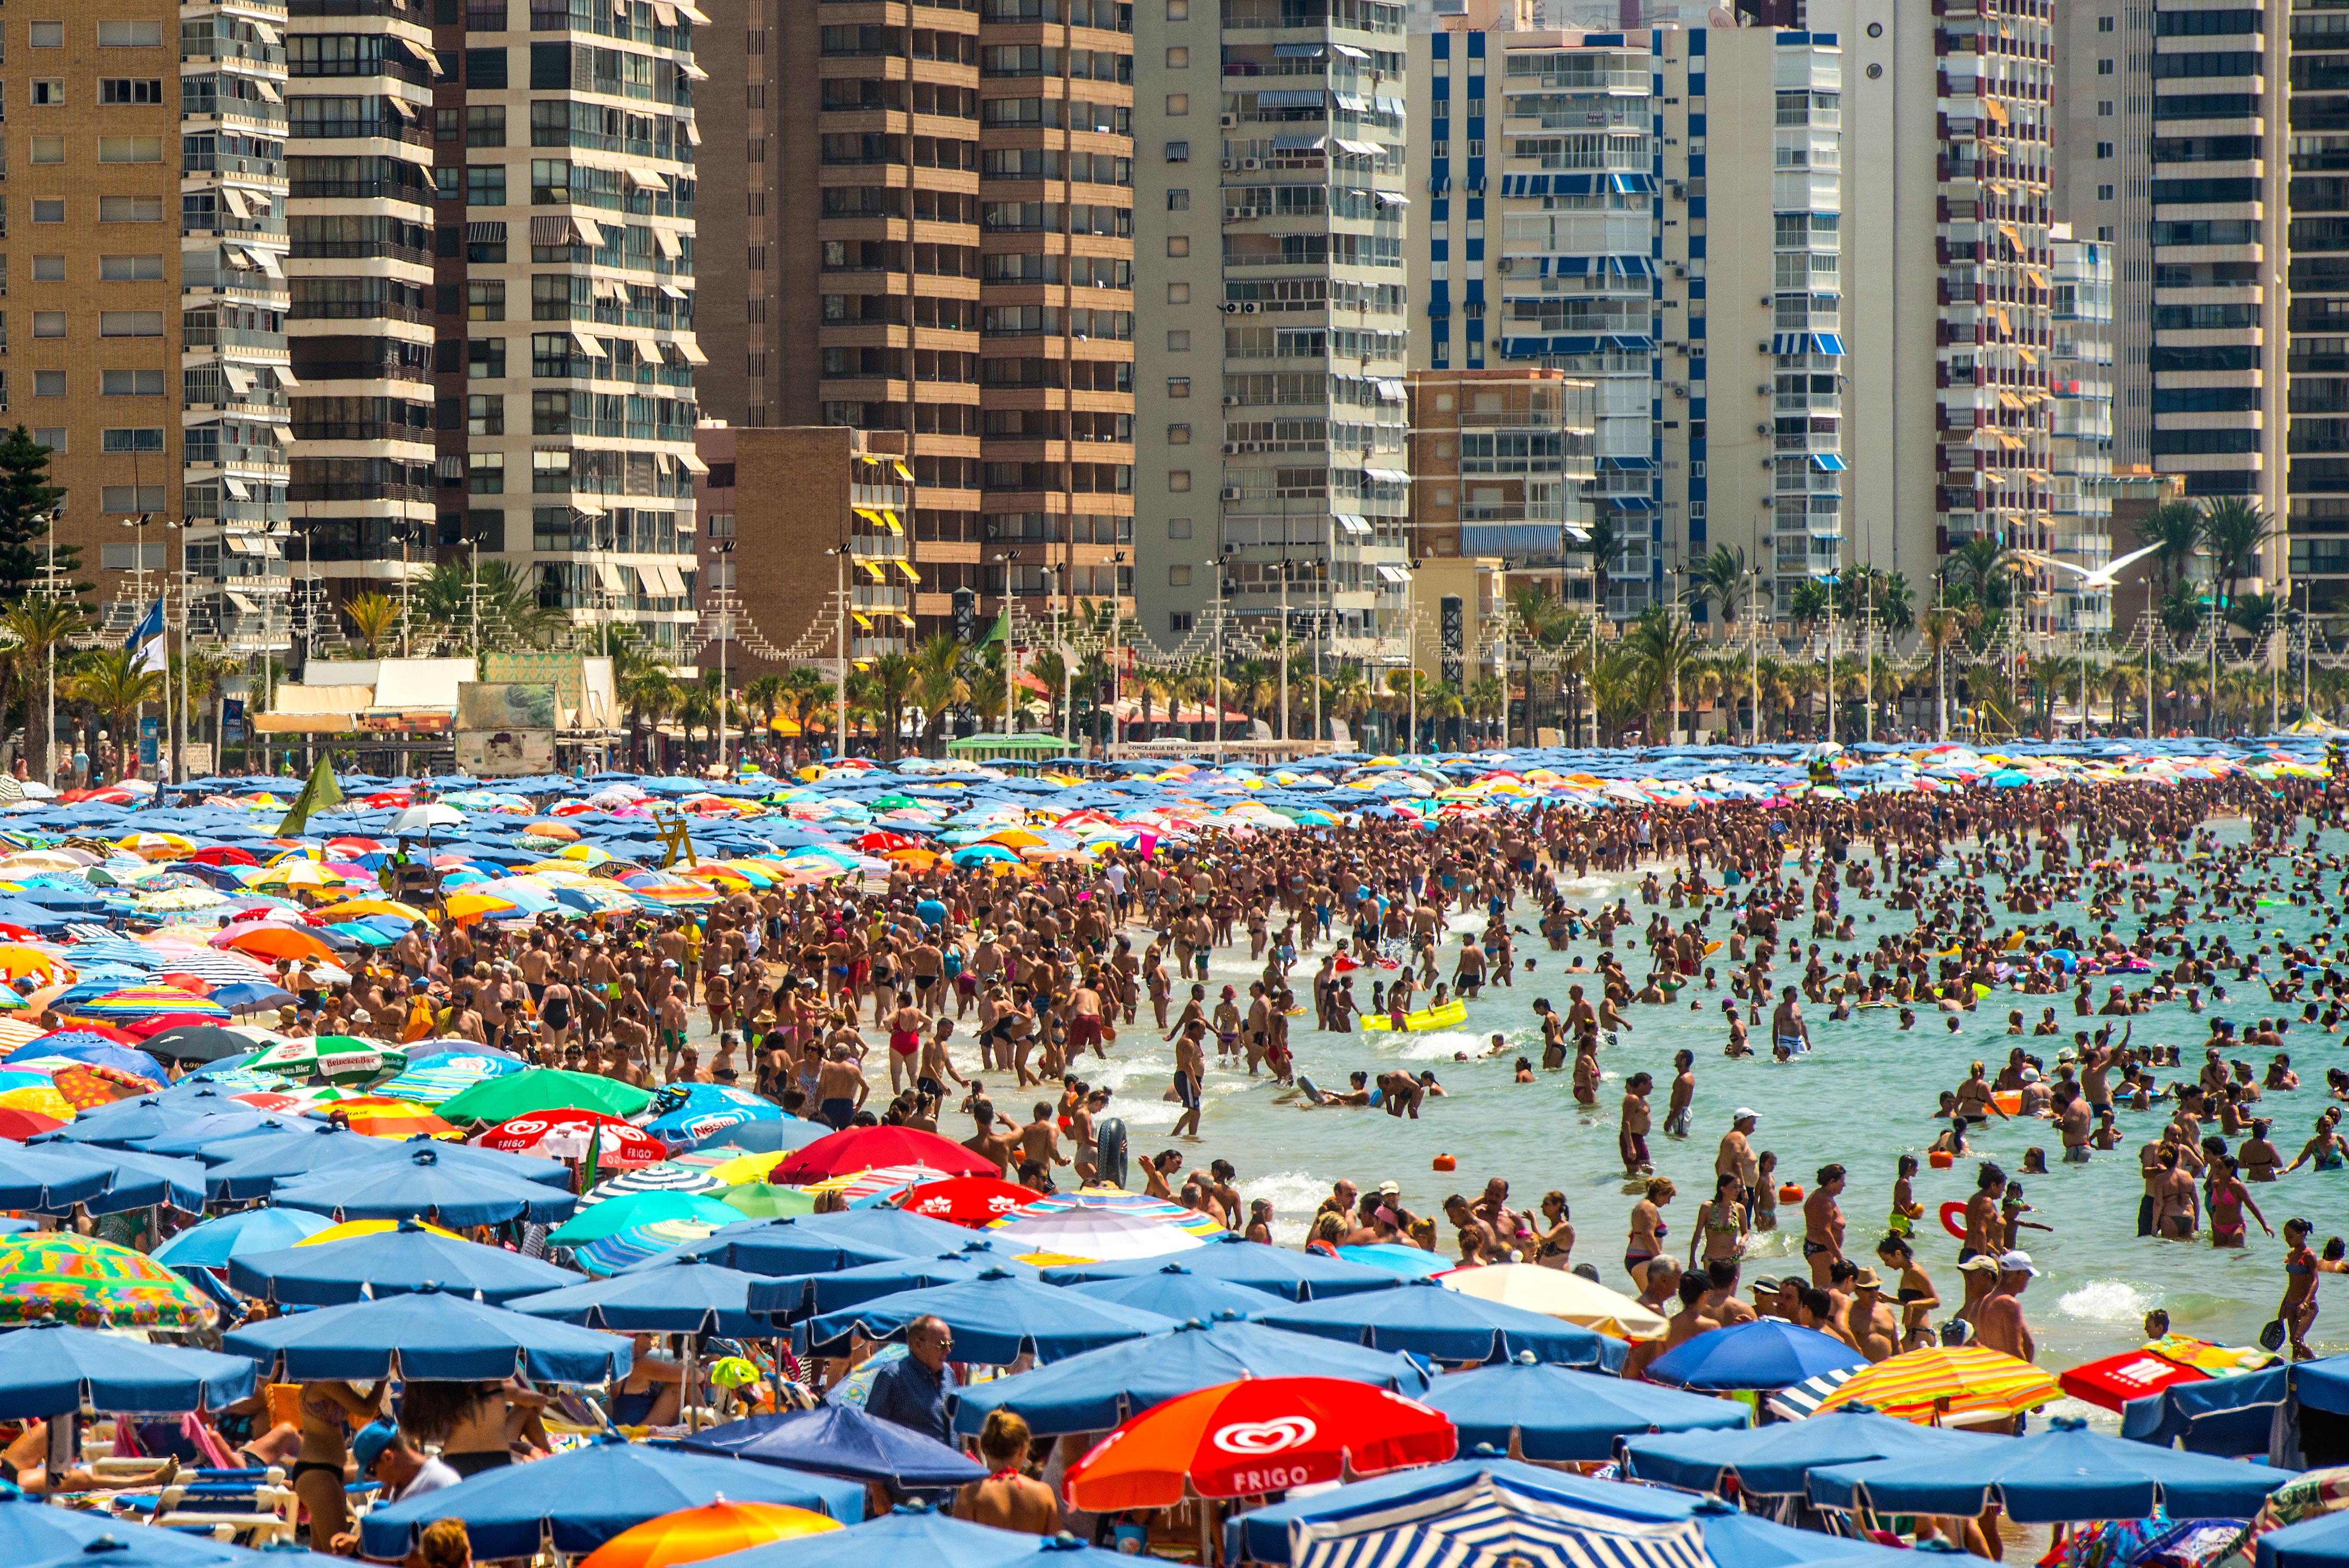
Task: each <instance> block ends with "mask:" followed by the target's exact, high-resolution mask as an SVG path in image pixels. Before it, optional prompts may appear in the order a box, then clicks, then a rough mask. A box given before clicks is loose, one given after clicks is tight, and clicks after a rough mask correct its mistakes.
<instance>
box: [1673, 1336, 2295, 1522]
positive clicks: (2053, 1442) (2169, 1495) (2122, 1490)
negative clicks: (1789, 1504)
mask: <svg viewBox="0 0 2349 1568" xmlns="http://www.w3.org/2000/svg"><path fill="white" fill-rule="evenodd" d="M1699 1337H1700V1338H1702V1337H1703V1336H1699ZM2289 1480H2292V1472H2291V1471H2290V1470H2271V1469H2270V1468H2268V1467H2267V1466H2265V1465H2247V1464H2245V1463H2243V1462H2242V1461H2241V1460H2229V1459H2218V1458H2214V1457H2212V1456H2211V1455H2209V1454H2197V1453H2189V1452H2188V1451H2186V1450H2185V1449H2158V1448H2155V1447H2154V1446H2153V1445H2152V1444H2150V1443H2134V1442H2130V1441H2129V1440H2128V1439H2126V1438H2115V1437H2107V1436H2106V1435H2105V1434H2104V1433H2102V1432H2092V1431H2090V1430H2089V1429H2087V1426H2086V1424H2085V1423H2084V1422H2081V1421H2075V1420H2068V1419H2065V1418H2063V1417H2060V1416H2059V1417H2057V1418H2055V1419H2054V1421H2053V1422H2051V1423H2050V1425H2049V1429H2048V1430H2046V1431H2044V1432H2034V1433H2033V1434H2032V1435H2031V1436H2029V1437H2024V1438H2010V1439H2005V1440H2004V1441H2002V1442H1995V1443H1992V1444H1991V1445H1990V1446H1987V1447H1984V1448H1982V1449H1967V1450H1965V1451H1964V1452H1961V1453H1947V1454H1935V1455H1933V1456H1931V1457H1930V1458H1927V1459H1923V1460H1915V1459H1909V1460H1870V1461H1868V1462H1867V1463H1863V1464H1855V1465H1836V1466H1832V1467H1830V1468H1828V1469H1826V1470H1814V1471H1812V1472H1811V1479H1810V1484H1809V1488H1808V1490H1809V1492H1810V1496H1811V1500H1812V1501H1814V1502H1815V1503H1818V1504H1819V1505H1821V1506H1823V1507H1836V1508H1847V1507H1852V1506H1855V1505H1857V1504H1861V1503H1864V1504H1866V1505H1867V1506H1868V1507H1869V1508H1872V1509H1874V1510H1875V1511H1877V1512H1878V1513H1937V1514H1964V1515H1973V1514H1979V1513H1981V1512H1982V1511H1984V1510H1985V1509H1987V1508H1988V1507H1989V1506H1990V1505H1991V1504H1992V1502H1996V1503H1999V1504H2000V1505H2001V1506H2002V1507H2003V1508H2004V1509H2005V1511H2006V1516H2007V1517H2008V1518H2009V1519H2012V1520H2013V1521H2014V1522H2016V1523H2017V1524H2063V1523H2069V1522H2079V1521H2083V1520H2091V1519H2145V1518H2147V1517H2149V1516H2150V1515H2151V1514H2152V1512H2153V1511H2154V1509H2155V1508H2156V1507H2157V1506H2158V1507H2161V1508H2165V1509H2167V1510H2168V1514H2169V1517H2170V1518H2172V1519H2245V1518H2249V1517H2250V1516H2251V1514H2253V1513H2256V1512H2258V1511H2259V1507H2260V1504H2261V1503H2262V1502H2264V1501H2267V1495H2268V1493H2270V1492H2271V1491H2274V1490H2275V1489H2276V1488H2278V1487H2280V1486H2282V1485H2283V1484H2284V1483H2285V1482H2286V1481H2289ZM1830 1500H1833V1501H1830Z"/></svg>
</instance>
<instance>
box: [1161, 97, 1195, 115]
mask: <svg viewBox="0 0 2349 1568" xmlns="http://www.w3.org/2000/svg"><path fill="white" fill-rule="evenodd" d="M1166 112H1167V113H1168V114H1171V115H1172V114H1189V113H1190V112H1191V95H1190V94H1189V93H1168V94H1167V95H1166Z"/></svg>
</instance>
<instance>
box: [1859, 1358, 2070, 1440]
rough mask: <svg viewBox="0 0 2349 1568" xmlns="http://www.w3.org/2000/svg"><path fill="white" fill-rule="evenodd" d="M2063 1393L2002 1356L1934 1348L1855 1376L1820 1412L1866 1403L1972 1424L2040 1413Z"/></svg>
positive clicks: (1917, 1417)
mask: <svg viewBox="0 0 2349 1568" xmlns="http://www.w3.org/2000/svg"><path fill="white" fill-rule="evenodd" d="M2063 1394H2064V1389H2063V1386H2062V1385H2061V1384H2059V1383H2058V1382H2057V1381H2056V1380H2055V1378H2054V1376H2053V1375H2052V1374H2050V1373H2047V1372H2044V1371H2042V1370H2041V1369H2040V1368H2038V1367H2033V1365H2032V1364H2031V1363H2030V1362H2028V1361H2024V1360H2022V1359H2021V1358H2019V1357H2013V1356H2009V1355H2006V1354H2005V1353H2003V1352H2002V1351H1997V1350H1989V1349H1985V1348H1983V1347H1982V1346H1978V1345H1959V1346H1941V1345H1930V1346H1925V1347H1924V1348H1923V1349H1921V1350H1908V1351H1903V1352H1902V1353H1901V1354H1899V1355H1898V1356H1894V1357H1889V1358H1887V1359H1885V1360H1882V1361H1879V1362H1878V1363H1877V1364H1876V1365H1875V1366H1873V1367H1863V1368H1861V1369H1860V1370H1858V1371H1857V1372H1854V1373H1853V1374H1852V1375H1851V1376H1850V1377H1847V1378H1845V1379H1844V1381H1843V1383H1842V1385H1841V1386H1840V1387H1837V1389H1836V1391H1835V1392H1834V1393H1832V1394H1829V1395H1828V1396H1827V1397H1826V1398H1824V1399H1822V1400H1820V1401H1819V1403H1818V1408H1817V1411H1816V1412H1814V1413H1815V1414H1816V1413H1818V1412H1824V1411H1827V1410H1832V1409H1835V1408H1838V1407H1840V1406H1844V1405H1851V1404H1860V1405H1867V1406H1868V1407H1870V1408H1873V1409H1875V1410H1876V1411H1877V1413H1878V1414H1879V1415H1885V1416H1897V1417H1899V1418H1901V1419H1902V1420H1905V1421H1916V1422H1920V1423H1926V1424H1934V1425H1945V1424H1949V1423H1952V1422H1957V1423H1961V1424H1969V1425H1971V1424H1975V1423H1976V1422H1978V1421H1979V1420H1980V1419H1981V1418H1985V1417H2006V1416H2012V1415H2015V1414H2017V1413H2019V1412H2021V1411H2023V1410H2030V1409H2035V1408H2038V1407H2039V1406H2041V1405H2044V1404H2045V1403H2047V1402H2048V1401H2049V1400H2050V1399H2057V1398H2062V1397H2063Z"/></svg>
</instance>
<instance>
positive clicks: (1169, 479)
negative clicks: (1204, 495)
mask: <svg viewBox="0 0 2349 1568" xmlns="http://www.w3.org/2000/svg"><path fill="white" fill-rule="evenodd" d="M1166 488H1167V489H1168V490H1173V491H1174V493H1175V494H1177V495H1181V494H1183V493H1184V492H1185V491H1186V490H1189V489H1190V488H1191V470H1190V469H1172V470H1170V471H1169V472H1168V473H1167V475H1166Z"/></svg>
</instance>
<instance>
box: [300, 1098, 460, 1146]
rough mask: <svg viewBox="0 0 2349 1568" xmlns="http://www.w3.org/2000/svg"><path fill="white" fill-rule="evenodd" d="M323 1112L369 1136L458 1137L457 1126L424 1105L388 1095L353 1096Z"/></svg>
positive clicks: (337, 1102)
mask: <svg viewBox="0 0 2349 1568" xmlns="http://www.w3.org/2000/svg"><path fill="white" fill-rule="evenodd" d="M320 1109H322V1110H323V1113H324V1114H325V1115H326V1116H328V1117H330V1118H332V1119H335V1120H337V1121H340V1122H341V1123H342V1124H343V1125H344V1126H346V1127H347V1128H349V1129H350V1130H352V1131H353V1132H364V1133H366V1134H367V1136H368V1137H369V1138H387V1139H409V1138H444V1139H445V1138H457V1137H460V1136H461V1135H460V1133H459V1132H458V1131H457V1130H456V1129H455V1128H453V1127H451V1126H450V1125H449V1124H448V1123H447V1122H445V1121H443V1120H441V1119H440V1118H439V1117H437V1116H435V1115H433V1114H432V1113H431V1111H429V1110H428V1109H425V1108H424V1107H423V1106H420V1105H415V1104H412V1103H410V1102H409V1101H408V1100H404V1099H390V1098H389V1097H388V1096H385V1095H379V1094H363V1095H358V1096H356V1097H354V1098H352V1099H337V1100H333V1101H330V1102H327V1103H326V1105H324V1106H323V1107H322V1108H320Z"/></svg>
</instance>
